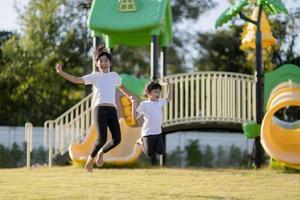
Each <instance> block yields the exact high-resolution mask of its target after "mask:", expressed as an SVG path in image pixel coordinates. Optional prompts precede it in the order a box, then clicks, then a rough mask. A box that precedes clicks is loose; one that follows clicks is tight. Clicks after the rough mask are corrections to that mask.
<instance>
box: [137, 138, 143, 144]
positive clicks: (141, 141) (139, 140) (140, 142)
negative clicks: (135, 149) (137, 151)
mask: <svg viewBox="0 0 300 200" xmlns="http://www.w3.org/2000/svg"><path fill="white" fill-rule="evenodd" d="M136 144H138V145H143V140H142V138H141V137H140V138H139V139H138V140H137V141H136Z"/></svg>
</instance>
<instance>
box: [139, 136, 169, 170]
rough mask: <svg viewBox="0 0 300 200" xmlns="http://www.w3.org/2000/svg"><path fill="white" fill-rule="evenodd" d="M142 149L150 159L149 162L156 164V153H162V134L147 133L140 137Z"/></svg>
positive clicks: (163, 150)
mask: <svg viewBox="0 0 300 200" xmlns="http://www.w3.org/2000/svg"><path fill="white" fill-rule="evenodd" d="M142 141H143V145H142V148H143V151H144V153H145V154H146V155H147V156H148V157H149V158H150V159H151V164H152V165H156V164H157V160H156V154H164V152H165V146H164V142H163V139H162V135H161V134H159V135H147V136H144V137H142Z"/></svg>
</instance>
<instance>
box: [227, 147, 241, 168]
mask: <svg viewBox="0 0 300 200" xmlns="http://www.w3.org/2000/svg"><path fill="white" fill-rule="evenodd" d="M241 158H242V152H241V150H240V148H238V147H237V146H235V145H231V146H230V150H229V155H228V162H229V163H230V165H231V166H233V167H239V166H240V161H241Z"/></svg>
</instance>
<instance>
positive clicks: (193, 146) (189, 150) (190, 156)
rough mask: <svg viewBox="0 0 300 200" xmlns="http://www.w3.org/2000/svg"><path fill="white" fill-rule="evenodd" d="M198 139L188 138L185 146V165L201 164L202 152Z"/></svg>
mask: <svg viewBox="0 0 300 200" xmlns="http://www.w3.org/2000/svg"><path fill="white" fill-rule="evenodd" d="M198 142H199V141H198V140H189V144H188V145H187V146H185V151H186V161H187V166H189V167H190V166H192V167H199V166H201V165H202V153H201V151H200V146H199V144H198Z"/></svg>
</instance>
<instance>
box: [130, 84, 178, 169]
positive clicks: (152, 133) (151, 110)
mask: <svg viewBox="0 0 300 200" xmlns="http://www.w3.org/2000/svg"><path fill="white" fill-rule="evenodd" d="M161 89H162V87H161V85H160V84H159V83H157V82H150V83H149V84H148V85H147V86H146V88H145V94H146V96H147V97H148V100H146V101H143V102H141V103H140V105H139V106H138V107H136V104H134V106H133V109H132V116H133V118H134V119H138V118H139V117H140V116H142V115H143V117H144V123H143V126H142V133H141V138H140V139H139V140H138V141H137V143H138V144H140V145H141V146H142V149H143V151H144V153H145V154H146V155H147V156H148V157H149V158H150V159H151V163H152V165H156V154H163V153H164V144H163V139H162V134H161V132H162V129H161V126H162V122H163V118H162V106H164V105H166V104H167V102H169V101H171V98H172V96H173V89H172V87H171V84H170V83H169V82H168V96H167V98H163V99H160V95H161ZM137 113H139V115H137Z"/></svg>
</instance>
